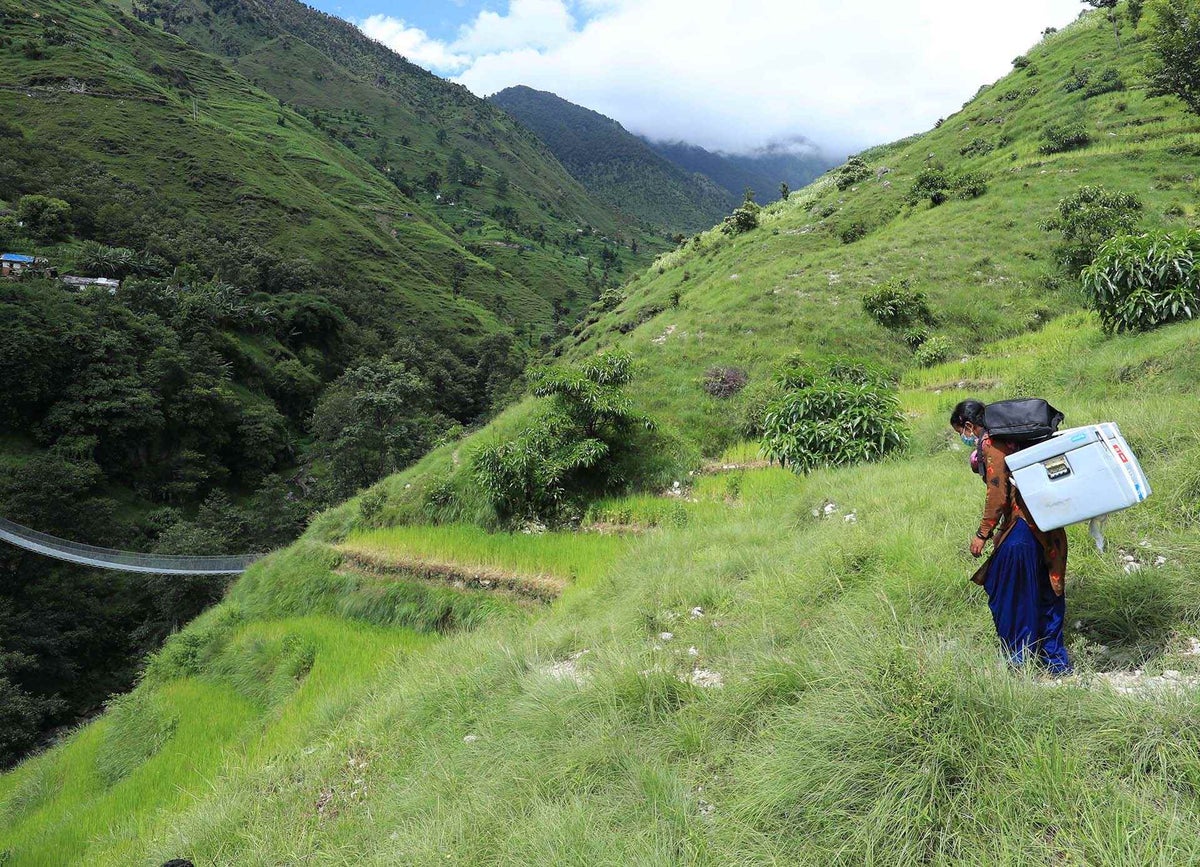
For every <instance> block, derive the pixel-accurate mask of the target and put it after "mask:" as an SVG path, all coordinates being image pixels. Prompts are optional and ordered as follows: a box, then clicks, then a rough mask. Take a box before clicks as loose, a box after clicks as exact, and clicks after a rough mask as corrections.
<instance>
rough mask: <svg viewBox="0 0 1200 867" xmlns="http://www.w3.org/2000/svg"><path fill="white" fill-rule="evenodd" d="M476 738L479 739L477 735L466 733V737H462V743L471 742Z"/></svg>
mask: <svg viewBox="0 0 1200 867" xmlns="http://www.w3.org/2000/svg"><path fill="white" fill-rule="evenodd" d="M477 740H479V735H467V736H466V737H464V738H463V743H464V744H473V743H475V741H477Z"/></svg>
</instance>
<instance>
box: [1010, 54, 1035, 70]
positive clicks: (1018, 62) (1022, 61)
mask: <svg viewBox="0 0 1200 867" xmlns="http://www.w3.org/2000/svg"><path fill="white" fill-rule="evenodd" d="M1030 63H1031V61H1030V59H1029V58H1028V57H1027V56H1026V55H1024V54H1021V55H1018V56H1017V57H1014V58H1013V62H1012V65H1013V69H1025V68H1026V67H1028V66H1029V64H1030Z"/></svg>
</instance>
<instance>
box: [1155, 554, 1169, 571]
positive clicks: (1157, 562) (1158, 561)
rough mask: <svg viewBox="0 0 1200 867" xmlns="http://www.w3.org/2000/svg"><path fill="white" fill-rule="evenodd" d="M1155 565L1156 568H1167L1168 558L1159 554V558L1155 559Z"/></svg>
mask: <svg viewBox="0 0 1200 867" xmlns="http://www.w3.org/2000/svg"><path fill="white" fill-rule="evenodd" d="M1154 565H1155V566H1158V567H1160V568H1161V567H1163V566H1166V565H1167V558H1166V557H1164V556H1162V555H1161V554H1159V555H1158V556H1157V557H1155V558H1154Z"/></svg>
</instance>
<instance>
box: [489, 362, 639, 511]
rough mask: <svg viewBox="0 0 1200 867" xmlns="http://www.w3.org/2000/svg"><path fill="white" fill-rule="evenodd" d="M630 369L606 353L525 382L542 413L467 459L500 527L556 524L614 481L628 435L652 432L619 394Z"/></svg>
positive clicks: (628, 445) (630, 437) (627, 446)
mask: <svg viewBox="0 0 1200 867" xmlns="http://www.w3.org/2000/svg"><path fill="white" fill-rule="evenodd" d="M632 363H633V361H632V357H631V356H630V355H629V353H627V352H624V351H613V352H607V353H604V354H602V355H598V356H596V357H595V358H592V359H590V360H588V361H585V362H584V363H583V364H580V365H576V366H564V367H557V368H543V369H541V370H537V371H534V372H533V373H532V374H531V375H530V378H531V381H532V383H533V393H534V394H535V395H537V396H538V397H542V398H549V401H548V403H547V405H546V406H545V407H544V408H543V409H541V411H539V412H538V413H537V414H536V415H535V416H534V418H533V420H532V421H531V422H530V423H529V424H528V425H527V426H526V428H525V429H524V430H523V431H521V433H519V434H518V435H517V436H516V437H515V438H513V439H511V440H508V441H504V442H496V443H492V444H490V445H486V446H484V447H482V448H481V449H479V451H477V452H476V453H475V455H474V457H473V458H472V471H473V474H474V476H475V480H476V482H477V483H478V484H479V485H480V487H481V488H483V490H484V492H485V494H486V496H487V498H488V500H489V502H490V503H491V505H492V508H493V509H494V510H495V512H496V516H497V518H498V519H499V520H500V522H501V523H504V524H508V525H511V524H513V523H516V522H519V521H522V520H536V521H540V522H542V523H546V524H555V523H559V522H561V521H562V520H563V519H564V518H565V517H567V512H568V506H570V505H571V504H572V503H574V502H575V501H576V500H577V499H578V498H579V497H580V496H582V495H583V494H585V493H588V492H600V491H603V490H605V489H606V488H607V487H608V486H610V485H611V484H613V483H615V482H618V481H621V480H620V479H618V478H616V476H617V475H618V474H617V473H616V472H615V471H614V467H615V460H616V458H617V457H618V454H617V453H618V452H621V451H628V450H629V449H630V448H632V446H633V432H634V429H635V428H636V427H638V426H643V427H652V424H651V422H650V421H649V420H648V419H646V418H644V417H642V416H640V415H639V414H637V413H635V412H634V411H633V409H632V406H631V404H630V402H629V398H628V397H627V396H626V395H625V393H624V391H623V387H624V386H625V385H627V384H628V383H629V382H630V380H631V379H632V377H633V374H632Z"/></svg>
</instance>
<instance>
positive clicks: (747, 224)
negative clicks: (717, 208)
mask: <svg viewBox="0 0 1200 867" xmlns="http://www.w3.org/2000/svg"><path fill="white" fill-rule="evenodd" d="M760 210H761V209H760V208H759V207H758V205H756V204H755V203H754V202H752V201H750V200H749V199H747V200H746V201H744V202H742V204H741V206H740V207H739V208H737V209H736V210H735V211H734V212H733V213H732V214H730V215H729V216H728V217H726V218H725V219H724V221H723V222H722V223H721V231H722V232H724V233H725V234H726V235H740V234H742V233H743V232H749V231H752V230H754V229H757V228H758V212H759V211H760Z"/></svg>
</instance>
